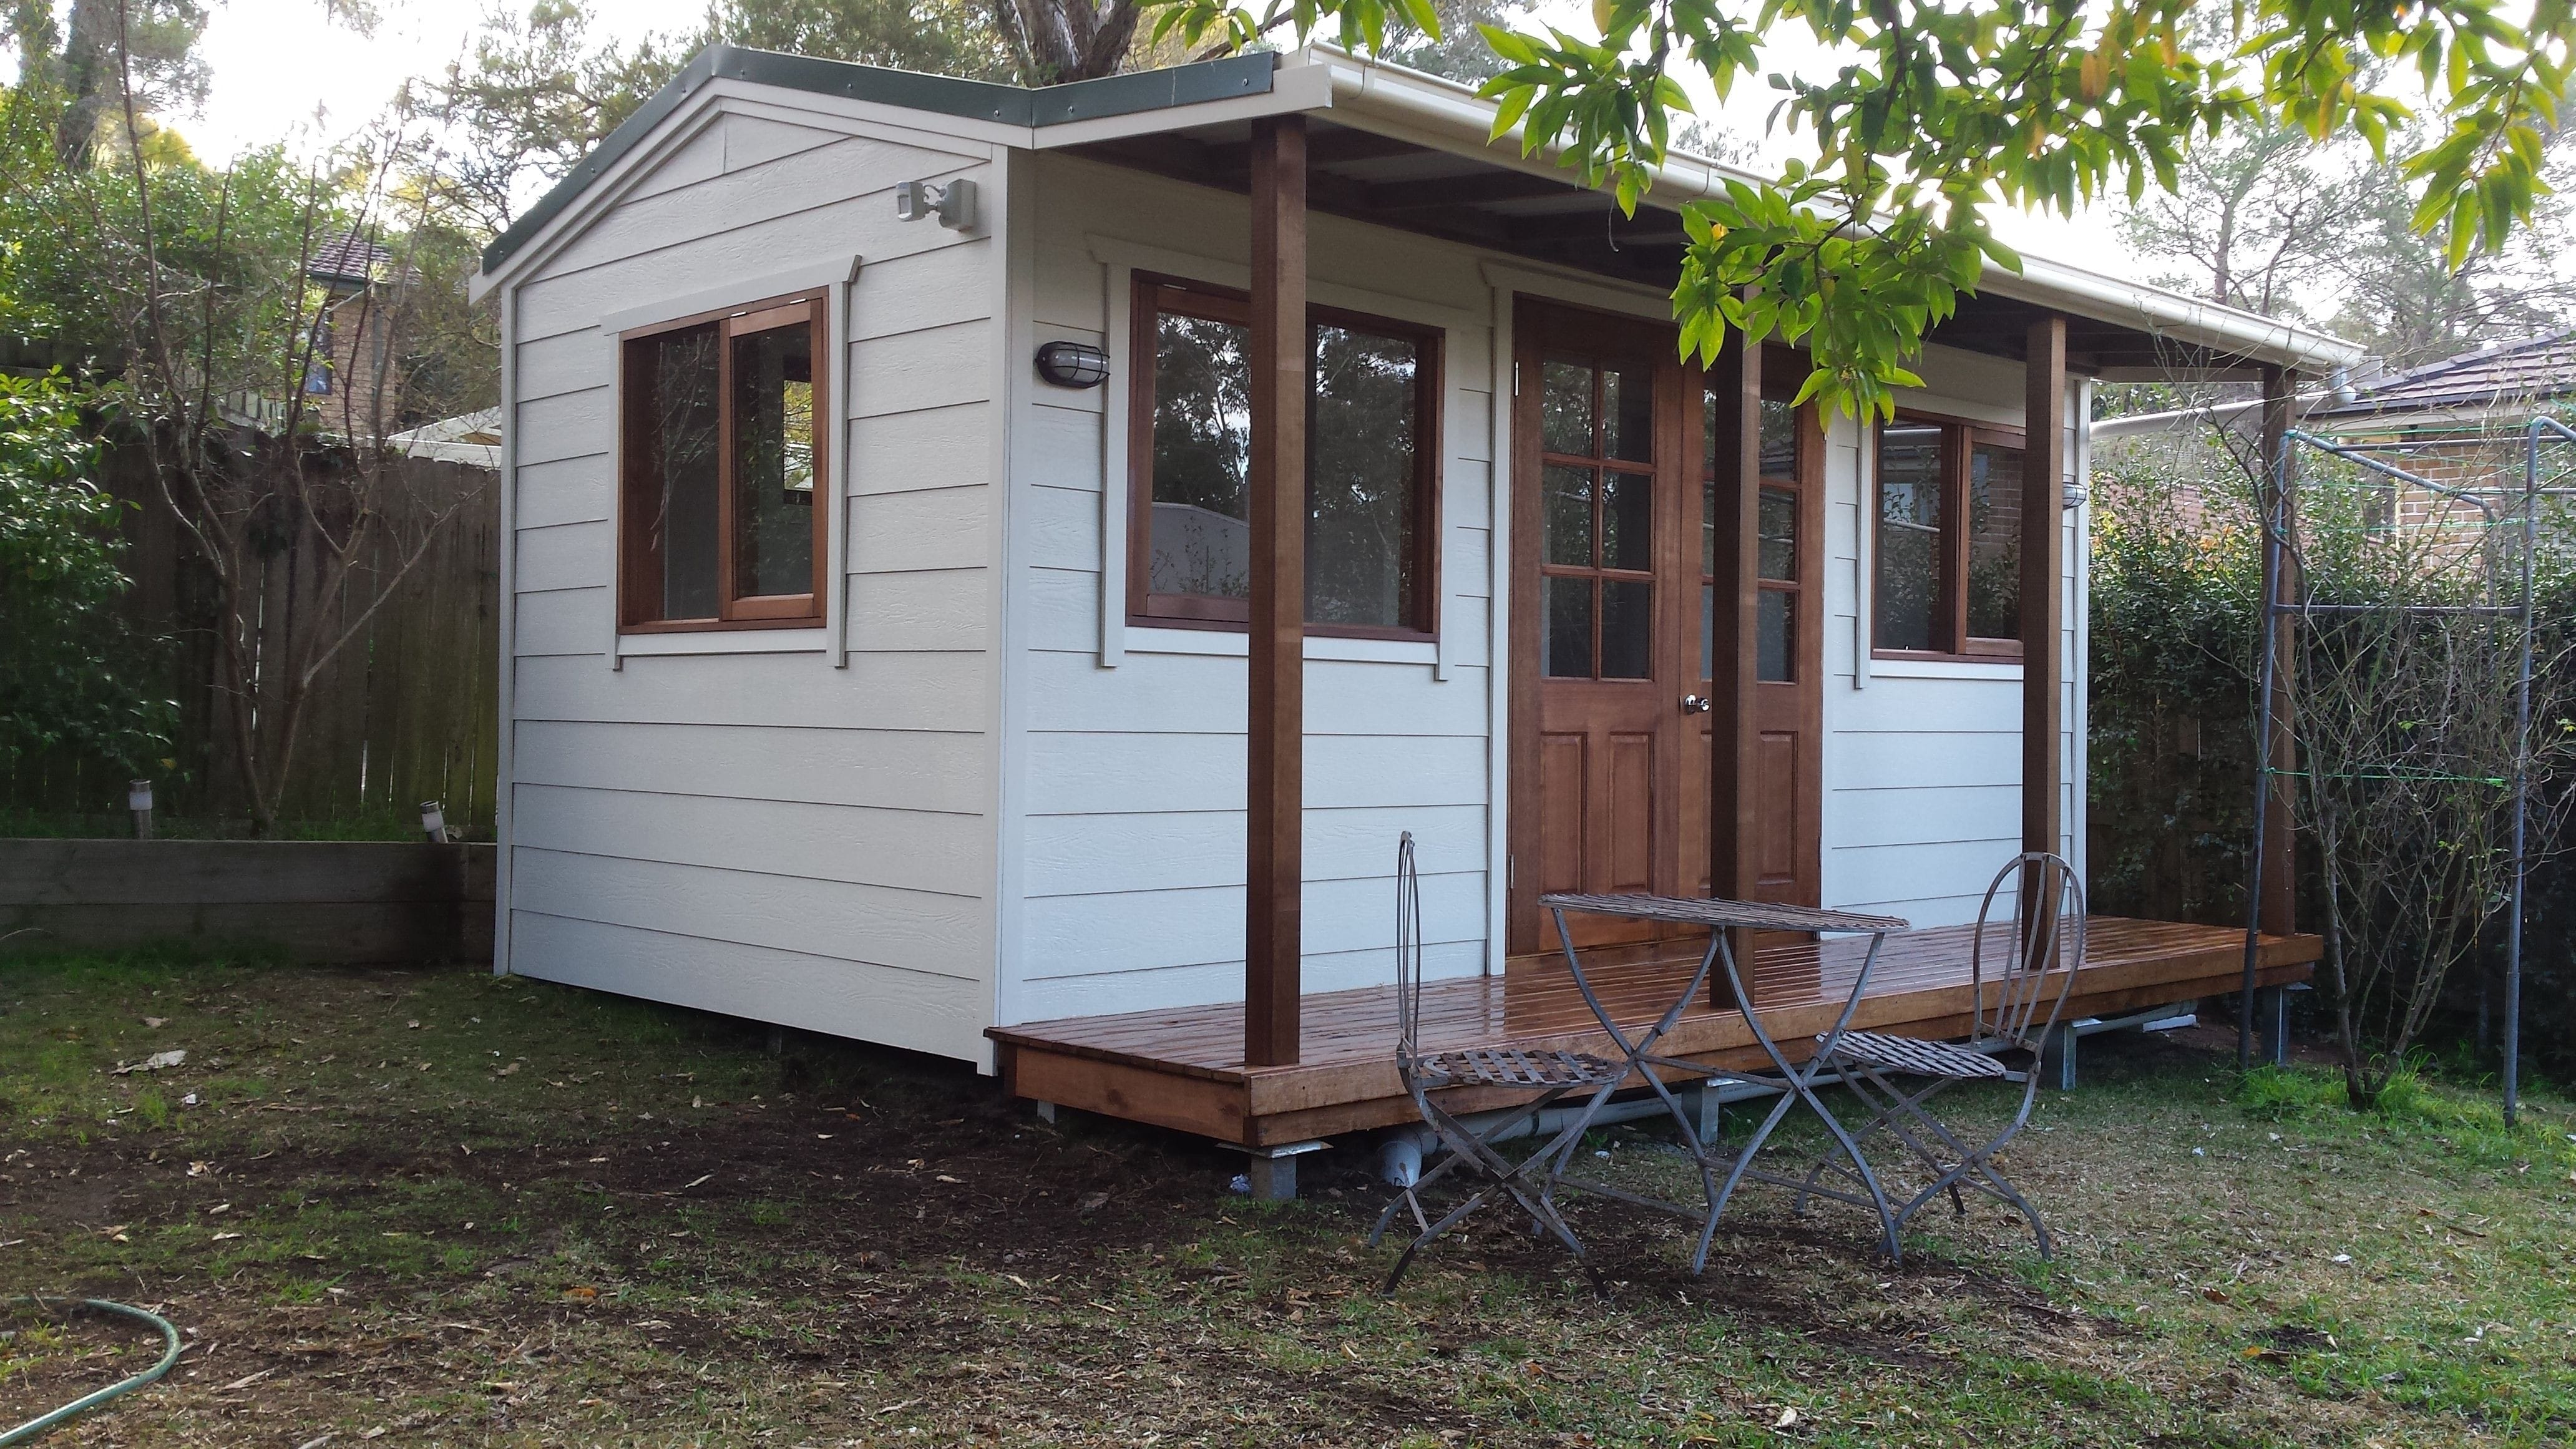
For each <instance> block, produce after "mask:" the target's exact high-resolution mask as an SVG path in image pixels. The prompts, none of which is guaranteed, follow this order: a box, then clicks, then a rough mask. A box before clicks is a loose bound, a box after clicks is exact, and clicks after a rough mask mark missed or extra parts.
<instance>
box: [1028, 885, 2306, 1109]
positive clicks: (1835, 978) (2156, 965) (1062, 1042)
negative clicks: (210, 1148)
mask: <svg viewBox="0 0 2576 1449" xmlns="http://www.w3.org/2000/svg"><path fill="white" fill-rule="evenodd" d="M2088 930H2089V939H2088V943H2087V948H2086V952H2085V960H2084V963H2083V965H2082V967H2081V969H2080V971H2079V973H2078V975H2077V978H2076V982H2075V986H2074V991H2073V994H2072V997H2071V998H2070V1000H2069V1003H2068V1011H2069V1014H2070V1015H2071V1016H2077V1015H2102V1014H2107V1013H2113V1012H2119V1011H2128V1010H2136V1009H2141V1008H2145V1007H2151V1006H2158V1005H2162V1004H2165V1003H2167V1002H2173V1001H2184V1000H2191V999H2194V998H2197V997H2201V996H2210V995H2217V994H2219V993H2222V992H2227V991H2233V990H2235V989H2236V988H2237V986H2238V985H2239V983H2240V981H2241V979H2242V976H2241V973H2242V970H2243V965H2244V949H2245V936H2244V933H2243V932H2242V931H2237V930H2230V929H2228V928H2225V927H2219V926H2198V925H2187V924H2184V923H2181V922H2176V921H2143V920H2134V919H2130V918H2125V917H2116V916H2097V917H2095V918H2093V919H2092V921H2091V922H2090V923H2089V927H2088ZM1703 939H1705V938H1703ZM1973 939H1974V928H1973V927H1969V926H1952V927H1939V928H1932V929H1927V930H1919V931H1907V932H1903V933H1899V934H1896V935H1891V936H1889V937H1888V938H1887V943H1886V945H1885V947H1884V948H1883V949H1882V952H1881V954H1880V957H1879V962H1878V965H1877V967H1876V969H1875V970H1874V971H1873V972H1872V973H1871V976H1870V985H1869V991H1868V993H1867V994H1866V995H1865V996H1864V997H1863V998H1862V1002H1861V1006H1860V1009H1859V1011H1858V1012H1857V1013H1856V1014H1855V1015H1854V1017H1853V1023H1854V1025H1855V1026H1860V1027H1866V1028H1871V1029H1875V1030H1884V1031H1897V1032H1904V1033H1910V1034H1915V1035H1924V1036H1935V1035H1954V1034H1959V1033H1963V1032H1964V1031H1965V1030H1966V1029H1967V1022H1968V1013H1969V1006H1970V996H1971V992H1970V989H1969V951H1970V946H1971V944H1972V942H1973ZM1866 950H1867V942H1866V940H1865V939H1854V938H1836V939H1832V940H1828V941H1825V942H1822V943H1815V942H1805V941H1797V940H1794V939H1787V940H1773V941H1771V942H1769V943H1766V944H1765V945H1764V946H1763V947H1761V948H1760V949H1759V950H1758V951H1757V952H1756V953H1755V954H1756V959H1755V963H1754V969H1753V972H1752V982H1751V988H1752V993H1753V999H1754V1001H1755V1002H1756V1003H1757V1004H1758V1005H1759V1006H1760V1008H1761V1012H1762V1017H1763V1024H1764V1026H1765V1027H1766V1029H1768V1030H1769V1031H1770V1032H1771V1034H1772V1035H1773V1037H1774V1038H1775V1039H1777V1040H1779V1041H1780V1042H1781V1044H1782V1046H1783V1047H1784V1049H1788V1050H1790V1051H1791V1052H1792V1053H1793V1054H1795V1053H1796V1052H1797V1051H1798V1050H1799V1049H1800V1048H1799V1046H1798V1045H1793V1044H1806V1043H1811V1042H1812V1039H1813V1037H1814V1036H1815V1034H1816V1033H1818V1032H1821V1031H1824V1030H1826V1029H1827V1028H1829V1027H1830V1026H1831V1025H1832V1023H1833V1018H1834V1016H1835V1014H1836V1013H1837V1012H1838V1011H1839V1010H1840V1009H1841V1006H1842V1003H1843V1001H1844V1000H1845V999H1846V998H1847V997H1848V995H1849V993H1850V990H1851V982H1852V980H1853V977H1854V976H1855V975H1856V974H1857V973H1858V971H1859V970H1860V966H1861V962H1862V959H1863V957H1864V955H1865V953H1866ZM1999 950H2001V951H2008V950H2009V946H2008V945H2005V944H2004V942H2003V934H2002V928H1996V934H1995V936H1993V937H1991V938H1990V943H1989V946H1988V959H1989V960H1990V961H1991V960H1992V959H1993V958H1994V956H1995V955H1996V954H1998V952H1999ZM2320 954H2321V948H2320V943H2319V942H2318V939H2317V938H2316V937H2314V936H2304V935H2302V936H2287V937H2265V938H2264V940H2263V943H2262V947H2261V950H2260V953H2259V955H2258V958H2257V962H2258V975H2257V980H2258V982H2259V983H2260V984H2262V985H2266V986H2273V985H2280V984H2283V983H2286V982H2290V981H2299V980H2305V979H2306V978H2307V976H2308V975H2309V973H2310V971H2311V970H2312V968H2313V966H2314V963H2315V962H2316V961H2317V960H2318V958H2319V956H2320ZM1697 965H1698V956H1697V948H1695V947H1692V948H1684V951H1683V953H1682V954H1678V955H1677V954H1673V953H1670V952H1667V953H1664V954H1655V953H1643V954H1641V955H1638V956H1637V958H1636V959H1628V960H1618V959H1615V958H1614V959H1611V960H1607V961H1605V962H1604V963H1603V964H1601V965H1599V966H1597V967H1596V966H1594V965H1593V964H1592V959H1591V958H1588V957H1587V959H1586V966H1587V968H1588V969H1590V970H1591V974H1592V978H1593V985H1594V987H1595V989H1596V990H1597V991H1598V992H1599V993H1600V995H1601V997H1602V1000H1603V1003H1604V1005H1605V1006H1607V1007H1608V1009H1609V1011H1610V1013H1611V1016H1612V1018H1613V1019H1614V1020H1616V1021H1618V1022H1619V1023H1620V1025H1621V1026H1622V1027H1623V1028H1625V1027H1630V1026H1634V1025H1640V1024H1644V1023H1647V1022H1651V1021H1652V1020H1653V1019H1654V1018H1655V1017H1656V1016H1657V1015H1659V1014H1660V1013H1661V1012H1662V1010H1663V1008H1664V1007H1665V1006H1667V1005H1668V1004H1670V1002H1671V1000H1672V998H1673V994H1674V993H1675V992H1676V991H1678V990H1679V989H1680V987H1681V985H1682V983H1683V982H1684V981H1685V980H1687V979H1688V977H1689V973H1690V972H1691V971H1692V970H1693V969H1694V968H1695V967H1696V966H1697ZM1422 1008H1423V1014H1422V1045H1423V1047H1425V1048H1426V1049H1432V1050H1437V1049H1441V1048H1447V1047H1459V1046H1470V1045H1475V1044H1478V1043H1484V1042H1492V1041H1496V1040H1500V1039H1504V1038H1509V1039H1511V1040H1514V1041H1522V1042H1532V1041H1535V1042H1541V1043H1545V1044H1548V1045H1559V1046H1565V1047H1569V1048H1573V1049H1577V1050H1600V1049H1602V1048H1603V1047H1604V1046H1606V1042H1605V1040H1604V1039H1603V1037H1602V1033H1601V1031H1600V1029H1599V1025H1598V1023H1596V1022H1595V1021H1594V1020H1593V1018H1592V1015H1591V1012H1590V1011H1589V1010H1588V1009H1587V1008H1586V1007H1585V1006H1584V1004H1583V999H1582V997H1581V996H1580V995H1579V994H1578V993H1577V992H1576V991H1575V989H1574V984H1573V980H1572V977H1571V975H1570V973H1568V972H1567V971H1566V970H1565V968H1564V965H1563V963H1562V962H1561V961H1557V960H1553V959H1551V958H1548V957H1544V956H1541V957H1533V958H1527V959H1516V960H1515V961H1514V962H1513V963H1512V965H1511V969H1509V970H1507V971H1506V972H1505V973H1504V974H1502V975H1500V976H1468V977H1457V978H1452V979H1448V980H1443V981H1434V982H1432V983H1430V984H1429V985H1428V986H1427V987H1425V988H1424V991H1423V1001H1422ZM1304 1013H1305V1014H1304V1026H1305V1030H1304V1037H1303V1044H1302V1050H1301V1052H1300V1060H1299V1061H1298V1062H1297V1063H1296V1064H1295V1065H1292V1066H1284V1067H1247V1066H1245V1065H1244V1061H1243V1006H1242V1004H1241V1003H1240V1002H1223V1003H1217V1004H1213V1005H1207V1006H1191V1007H1181V1008H1175V1009H1172V1010H1166V1011H1141V1012H1127V1013H1121V1014H1118V1015H1111V1016H1089V1017H1074V1018H1068V1019H1065V1020H1059V1021H1042V1022H1029V1023H1025V1024H1022V1025H1018V1026H1008V1027H994V1028H991V1029H990V1030H988V1031H987V1032H986V1033H985V1034H986V1035H987V1036H989V1037H991V1038H992V1039H993V1040H994V1041H995V1042H996V1043H998V1044H999V1046H1000V1048H1001V1057H1002V1062H1001V1066H1002V1069H1003V1072H1004V1074H1005V1076H1006V1078H1007V1079H1008V1080H1009V1081H1010V1082H1011V1084H1012V1090H1014V1091H1015V1092H1017V1093H1018V1094H1019V1095H1021V1096H1026V1097H1033V1098H1037V1099H1039V1100H1044V1101H1052V1102H1055V1103H1058V1104H1059V1105H1063V1106H1070V1107H1079V1108H1083V1109H1085V1110H1089V1111H1095V1112H1102V1113H1105V1114H1107V1115H1110V1116H1116V1117H1123V1118H1127V1119H1129V1120H1132V1121H1139V1122H1148V1123H1153V1124H1156V1125H1160V1126H1166V1127H1173V1128H1177V1129H1179V1130H1182V1131H1189V1132H1197V1133H1200V1134H1202V1135H1207V1136H1214V1137H1219V1138H1221V1139H1223V1140H1227V1141H1234V1142H1241V1143H1245V1144H1248V1145H1254V1146H1259V1145H1271V1144H1278V1143H1284V1142H1291V1141H1298V1140H1302V1139H1304V1138H1308V1137H1316V1136H1323V1135H1327V1134H1330V1133H1335V1132H1349V1131H1358V1130H1362V1129H1365V1128H1370V1127H1383V1126H1391V1125H1395V1124H1397V1123H1401V1122H1406V1121H1410V1120H1412V1118H1413V1108H1412V1103H1411V1102H1410V1101H1409V1100H1407V1099H1406V1097H1405V1095H1404V1090H1403V1085H1402V1083H1401V1082H1400V1081H1399V1080H1398V1078H1397V1076H1396V1073H1395V1066H1394V1052H1395V988H1393V987H1392V986H1377V987H1362V988H1358V989H1355V990H1348V991H1330V992H1320V993H1317V994H1315V995H1311V996H1308V997H1306V998H1305V1004H1304ZM1666 1050H1667V1051H1668V1052H1669V1053H1670V1054H1671V1055H1673V1056H1676V1057H1682V1058H1687V1059H1689V1060H1691V1061H1693V1062H1697V1063H1700V1064H1702V1065H1704V1066H1707V1067H1711V1068H1720V1069H1723V1068H1741V1067H1752V1066H1758V1065H1763V1064H1765V1058H1764V1057H1763V1055H1762V1053H1761V1049H1760V1046H1759V1044H1758V1043H1756V1042H1755V1040H1754V1038H1753V1034H1752V1033H1751V1031H1750V1030H1748V1029H1747V1028H1746V1026H1745V1023H1744V1020H1743V1018H1742V1017H1741V1016H1740V1015H1739V1014H1737V1013H1736V1012H1735V1011H1734V1010H1733V1009H1732V1008H1729V1007H1721V1006H1718V1005H1716V1004H1715V1003H1714V1002H1713V1001H1712V1000H1711V999H1710V996H1709V993H1708V992H1707V991H1706V990H1703V991H1702V993H1701V997H1700V999H1699V1000H1698V1001H1696V1002H1694V1003H1693V1005H1692V1006H1691V1008H1690V1009H1689V1010H1687V1011H1686V1012H1685V1013H1684V1014H1683V1016H1682V1018H1681V1020H1680V1021H1679V1022H1678V1023H1677V1024H1676V1025H1675V1026H1674V1029H1673V1031H1672V1034H1671V1035H1670V1036H1669V1037H1667V1038H1666ZM1511 1096H1512V1094H1508V1093H1485V1094H1481V1095H1480V1094H1478V1093H1475V1092H1461V1093H1458V1094H1456V1099H1457V1100H1456V1105H1457V1106H1458V1107H1459V1108H1460V1109H1461V1110H1472V1109H1474V1108H1476V1107H1478V1106H1480V1105H1483V1104H1484V1103H1485V1100H1486V1098H1491V1099H1492V1101H1493V1104H1494V1105H1500V1104H1501V1103H1503V1102H1505V1101H1508V1100H1510V1099H1511Z"/></svg>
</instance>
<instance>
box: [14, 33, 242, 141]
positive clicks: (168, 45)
mask: <svg viewBox="0 0 2576 1449" xmlns="http://www.w3.org/2000/svg"><path fill="white" fill-rule="evenodd" d="M206 11H207V7H206V3H205V0H71V4H70V6H69V8H68V10H67V11H65V10H63V9H61V8H59V7H57V6H56V4H55V3H54V0H10V5H9V29H10V38H11V40H12V41H13V42H14V43H15V45H16V48H17V51H18V63H19V87H20V89H22V90H28V91H32V92H35V93H38V94H41V95H45V96H49V97H52V98H55V99H57V100H59V102H60V105H59V109H58V110H57V111H56V113H55V126H54V150H55V154H56V156H57V157H58V158H59V159H60V160H61V162H62V164H64V165H65V166H74V167H77V166H81V165H85V164H87V162H88V160H89V158H90V154H91V151H92V148H93V147H95V146H96V144H97V142H98V132H99V128H100V127H101V126H102V125H109V124H114V123H115V121H116V120H117V119H118V118H119V117H120V116H121V114H122V107H121V106H120V105H119V104H118V99H119V96H120V95H121V90H120V87H123V86H131V87H132V88H133V90H134V93H135V97H136V100H137V103H138V104H137V109H139V110H142V111H147V112H149V111H165V112H166V111H168V110H172V109H175V108H178V107H181V106H185V105H190V104H193V103H195V102H197V101H201V100H203V99H205V95H206V64H205V61H204V60H203V59H202V58H201V57H199V56H198V54H197V41H198V39H199V38H200V37H201V36H203V35H204V34H205V30H206Z"/></svg>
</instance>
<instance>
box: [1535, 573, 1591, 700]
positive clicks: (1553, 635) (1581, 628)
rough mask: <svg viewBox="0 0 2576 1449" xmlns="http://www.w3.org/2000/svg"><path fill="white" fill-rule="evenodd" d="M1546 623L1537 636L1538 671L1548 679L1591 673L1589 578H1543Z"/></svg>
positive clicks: (1589, 674)
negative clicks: (1538, 637)
mask: <svg viewBox="0 0 2576 1449" xmlns="http://www.w3.org/2000/svg"><path fill="white" fill-rule="evenodd" d="M1545 582H1546V589H1545V598H1544V599H1543V601H1542V603H1543V605H1544V607H1545V609H1546V611H1547V626H1546V630H1545V632H1544V633H1543V634H1542V635H1541V636H1540V639H1539V672H1540V673H1542V674H1545V675H1547V676H1548V677H1549V678H1551V679H1590V678H1591V677H1592V581H1591V580H1590V579H1563V578H1551V579H1548V580H1546V581H1545Z"/></svg>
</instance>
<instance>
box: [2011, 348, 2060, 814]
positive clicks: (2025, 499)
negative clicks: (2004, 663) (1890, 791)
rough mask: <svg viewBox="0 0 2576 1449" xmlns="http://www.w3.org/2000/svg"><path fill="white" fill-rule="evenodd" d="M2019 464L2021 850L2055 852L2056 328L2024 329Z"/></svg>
mask: <svg viewBox="0 0 2576 1449" xmlns="http://www.w3.org/2000/svg"><path fill="white" fill-rule="evenodd" d="M2022 369H2023V371H2022V377H2023V383H2024V387H2025V389H2026V396H2025V397H2024V400H2023V404H2022V409H2023V411H2022V429H2023V433H2024V438H2023V443H2022V459H2021V470H2022V471H2021V848H2022V849H2023V850H2025V851H2047V852H2049V853H2051V854H2058V853H2062V852H2063V851H2064V850H2065V848H2066V847H2065V845H2064V843H2063V841H2064V835H2065V825H2066V803H2065V797H2066V768H2065V761H2066V754H2065V741H2064V740H2063V739H2062V738H2061V735H2062V732H2063V731H2064V729H2065V722H2066V660H2065V655H2064V653H2063V650H2064V648H2065V642H2064V638H2063V634H2064V629H2065V623H2066V602H2065V600H2066V530H2065V527H2064V522H2065V520H2064V517H2063V514H2062V509H2063V500H2064V497H2065V489H2066V319H2065V318H2064V317H2062V316H2058V315H2056V314H2055V313H2051V314H2050V315H2048V316H2045V317H2042V318H2040V319H2039V320H2038V321H2036V322H2033V323H2032V324H2030V346H2029V349H2028V350H2027V351H2026V352H2025V353H2024V354H2023V362H2022Z"/></svg>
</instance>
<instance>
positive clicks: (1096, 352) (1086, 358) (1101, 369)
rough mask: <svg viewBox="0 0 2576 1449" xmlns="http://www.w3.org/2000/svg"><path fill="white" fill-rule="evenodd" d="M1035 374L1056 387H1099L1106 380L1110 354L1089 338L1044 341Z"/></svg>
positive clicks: (1039, 349)
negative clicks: (1089, 340) (1094, 344)
mask: <svg viewBox="0 0 2576 1449" xmlns="http://www.w3.org/2000/svg"><path fill="white" fill-rule="evenodd" d="M1038 376H1040V377H1043V378H1045V379H1046V380H1047V381H1049V382H1051V383H1054V384H1055V385H1056V386H1058V387H1098V386H1100V385H1101V384H1102V383H1104V382H1107V381H1108V380H1109V354H1108V353H1107V352H1105V351H1103V350H1101V349H1100V348H1097V347H1094V346H1092V345H1091V344H1090V343H1088V342H1049V343H1045V344H1043V345H1041V346H1040V347H1039V348H1038Z"/></svg>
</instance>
